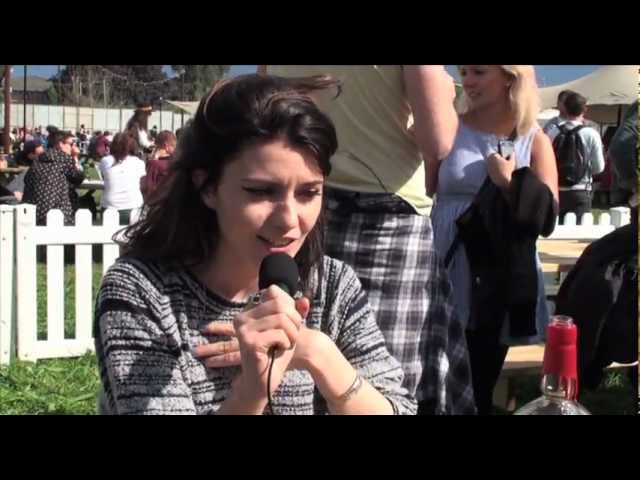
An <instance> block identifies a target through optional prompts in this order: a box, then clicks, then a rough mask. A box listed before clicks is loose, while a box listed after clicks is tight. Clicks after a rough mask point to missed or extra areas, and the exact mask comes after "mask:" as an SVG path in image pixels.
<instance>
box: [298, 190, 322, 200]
mask: <svg viewBox="0 0 640 480" xmlns="http://www.w3.org/2000/svg"><path fill="white" fill-rule="evenodd" d="M300 195H302V196H303V197H306V198H313V197H317V196H319V195H322V190H319V189H317V188H313V189H311V190H304V191H302V192H301V193H300Z"/></svg>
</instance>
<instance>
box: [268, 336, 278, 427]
mask: <svg viewBox="0 0 640 480" xmlns="http://www.w3.org/2000/svg"><path fill="white" fill-rule="evenodd" d="M275 360H276V349H275V348H271V349H270V350H269V372H268V373H267V406H268V407H269V413H271V415H275V414H276V412H275V410H274V409H273V400H272V398H271V373H272V372H273V364H274V363H275Z"/></svg>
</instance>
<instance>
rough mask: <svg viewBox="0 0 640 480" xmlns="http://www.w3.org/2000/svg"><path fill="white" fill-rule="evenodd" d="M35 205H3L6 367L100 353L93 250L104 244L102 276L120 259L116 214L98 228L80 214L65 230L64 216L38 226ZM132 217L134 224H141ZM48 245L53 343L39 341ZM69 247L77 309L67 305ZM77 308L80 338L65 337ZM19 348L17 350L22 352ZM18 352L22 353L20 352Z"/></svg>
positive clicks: (1, 342)
mask: <svg viewBox="0 0 640 480" xmlns="http://www.w3.org/2000/svg"><path fill="white" fill-rule="evenodd" d="M35 214H36V210H35V206H33V205H27V204H24V205H18V206H0V219H1V220H0V238H1V239H2V245H1V247H2V249H1V250H0V255H1V257H0V268H1V273H2V277H1V278H0V348H1V350H0V364H6V363H9V362H10V360H11V359H12V358H13V357H16V356H17V358H18V359H19V360H29V361H35V360H38V359H41V358H62V357H74V356H80V355H84V354H85V353H86V352H87V351H93V350H94V344H93V335H92V322H93V297H94V292H93V291H92V290H93V289H92V279H93V259H92V248H93V247H92V246H93V245H96V244H97V245H102V274H103V275H104V273H105V272H106V271H107V269H108V268H109V267H110V266H111V265H112V264H113V263H114V262H115V260H116V258H118V256H119V247H118V245H117V244H116V243H115V242H114V241H113V240H112V237H113V235H114V234H115V233H116V232H117V231H118V230H120V229H122V228H123V227H124V225H120V224H119V215H118V212H117V211H116V210H113V209H108V210H107V211H105V212H104V214H103V221H102V225H92V217H91V212H90V211H89V210H78V211H77V212H76V216H75V225H74V226H65V225H64V218H63V215H62V212H61V211H59V210H52V211H50V212H49V213H48V214H47V225H46V226H38V225H36V217H35ZM135 219H136V215H132V219H131V221H132V222H133V221H135ZM40 245H44V246H46V251H47V260H46V285H47V286H46V289H47V307H46V309H47V339H46V340H38V331H37V330H38V314H37V308H38V302H37V259H36V248H37V247H38V246H40ZM64 245H74V246H75V306H71V305H65V289H64V285H65V282H64ZM74 307H75V336H74V338H64V323H65V308H66V309H69V308H74ZM16 347H17V348H16ZM16 349H17V352H16V351H15V350H16Z"/></svg>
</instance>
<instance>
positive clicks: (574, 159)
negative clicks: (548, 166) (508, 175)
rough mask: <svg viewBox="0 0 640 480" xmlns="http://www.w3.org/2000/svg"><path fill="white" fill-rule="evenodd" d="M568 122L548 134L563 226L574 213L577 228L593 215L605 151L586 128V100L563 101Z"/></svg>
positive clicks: (597, 137)
mask: <svg viewBox="0 0 640 480" xmlns="http://www.w3.org/2000/svg"><path fill="white" fill-rule="evenodd" d="M564 110H565V112H566V118H567V120H566V121H563V122H559V123H558V125H557V128H556V129H553V130H551V131H549V132H548V133H547V135H549V138H550V139H551V141H552V143H553V151H554V152H555V155H556V163H557V166H558V184H559V187H560V212H559V215H560V223H563V222H564V216H565V215H566V214H567V213H569V212H573V213H575V214H576V217H577V224H578V225H580V224H581V223H582V215H583V214H585V213H587V212H590V211H591V200H592V193H593V192H592V190H593V189H592V183H593V175H596V174H598V173H600V172H602V171H603V170H604V166H605V162H604V150H603V147H602V140H601V139H600V134H599V133H598V132H597V131H596V130H595V129H593V128H591V127H587V126H585V125H584V115H585V113H586V112H587V99H586V98H585V97H584V96H582V95H580V94H579V93H577V92H570V93H569V94H568V95H567V96H566V97H565V99H564Z"/></svg>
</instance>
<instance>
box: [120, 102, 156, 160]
mask: <svg viewBox="0 0 640 480" xmlns="http://www.w3.org/2000/svg"><path fill="white" fill-rule="evenodd" d="M152 111H153V109H152V107H149V106H144V105H139V106H138V107H137V108H136V109H135V111H134V113H133V116H132V117H131V118H130V119H129V121H128V122H127V127H126V132H127V133H128V134H129V135H130V136H131V137H132V138H133V139H134V140H135V141H136V142H137V143H138V147H139V151H138V152H137V153H138V156H140V157H143V156H144V154H145V153H150V152H151V150H152V149H153V140H152V139H151V136H150V135H149V117H150V116H151V112H152Z"/></svg>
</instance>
